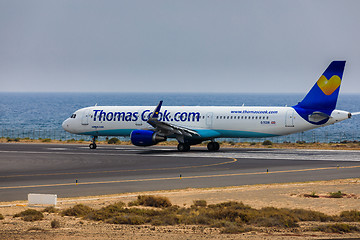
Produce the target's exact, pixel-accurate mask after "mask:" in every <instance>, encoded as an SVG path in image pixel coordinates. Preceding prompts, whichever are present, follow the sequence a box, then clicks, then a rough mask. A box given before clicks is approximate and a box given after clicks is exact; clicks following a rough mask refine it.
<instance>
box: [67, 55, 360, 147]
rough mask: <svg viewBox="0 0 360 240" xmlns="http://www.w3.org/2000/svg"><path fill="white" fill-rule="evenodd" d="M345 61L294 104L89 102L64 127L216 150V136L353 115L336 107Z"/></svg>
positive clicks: (256, 134) (282, 129)
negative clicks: (98, 104)
mask: <svg viewBox="0 0 360 240" xmlns="http://www.w3.org/2000/svg"><path fill="white" fill-rule="evenodd" d="M344 68H345V61H333V62H331V63H330V65H329V66H328V67H327V69H326V70H325V72H324V73H323V74H322V75H321V76H320V78H319V79H318V81H317V82H316V83H315V85H314V86H313V87H312V88H311V90H310V91H309V92H308V93H307V95H306V96H305V98H304V99H303V100H302V101H301V102H299V103H298V104H297V105H294V106H292V107H287V106H286V107H266V106H264V107H257V106H253V107H248V106H163V105H162V103H163V101H160V102H159V104H158V105H157V106H156V107H154V106H92V107H86V108H82V109H79V110H77V111H75V112H74V113H73V114H72V115H71V117H70V118H68V119H66V120H65V121H64V122H63V124H62V127H63V128H64V130H66V131H68V132H70V133H74V134H82V135H89V136H92V143H91V144H90V145H89V147H90V149H96V147H97V145H96V139H97V138H98V136H130V140H131V143H132V144H133V145H135V146H152V145H156V144H157V143H159V142H163V141H166V140H167V139H168V138H175V139H176V140H177V141H178V146H177V149H178V151H180V152H187V151H189V150H190V146H191V145H196V144H200V143H202V142H203V141H209V143H208V144H207V149H208V150H209V151H218V150H219V149H220V145H219V143H218V142H216V139H217V138H264V137H275V136H282V135H288V134H292V133H297V132H303V131H307V130H310V129H314V128H318V127H323V126H328V125H330V124H334V123H337V122H340V121H343V120H345V119H348V118H351V117H352V115H357V114H360V112H357V113H350V112H347V111H342V110H336V109H335V107H336V102H337V98H338V95H339V91H340V85H341V80H342V77H343V72H344Z"/></svg>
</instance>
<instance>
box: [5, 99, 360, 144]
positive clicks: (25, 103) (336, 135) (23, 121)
mask: <svg viewBox="0 0 360 240" xmlns="http://www.w3.org/2000/svg"><path fill="white" fill-rule="evenodd" d="M303 97H304V95H303V94H257V93H255V94H249V93H0V134H1V136H2V137H10V138H16V137H20V138H23V137H28V138H34V139H38V138H42V139H44V138H51V139H62V140H67V139H71V138H74V139H77V140H78V139H85V140H88V139H89V137H88V136H78V135H72V134H69V133H66V132H65V131H63V129H62V127H61V124H62V122H63V121H64V120H65V119H66V118H68V117H69V116H70V115H71V114H72V113H73V112H74V111H75V110H77V109H79V108H82V107H88V106H93V105H95V104H97V105H125V106H131V105H154V106H155V105H157V104H158V102H159V100H163V101H164V103H163V105H164V106H174V105H185V106H191V105H195V106H241V105H243V104H244V105H245V106H285V104H286V105H287V106H293V105H295V104H297V102H298V101H300V100H301V99H302V98H303ZM337 109H340V110H345V111H349V112H359V111H360V94H341V93H340V96H339V99H338V103H337ZM359 129H360V116H354V117H353V118H351V119H349V120H345V121H343V122H341V123H337V124H334V125H331V126H327V127H323V128H319V129H315V130H311V131H308V132H304V133H298V134H293V135H289V136H282V137H276V138H268V139H270V140H272V141H274V142H284V141H287V142H295V141H306V142H341V141H344V140H347V141H360V131H359ZM222 140H226V141H234V142H237V141H263V140H264V139H222Z"/></svg>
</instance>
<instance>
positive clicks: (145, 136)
mask: <svg viewBox="0 0 360 240" xmlns="http://www.w3.org/2000/svg"><path fill="white" fill-rule="evenodd" d="M130 139H131V143H132V144H134V145H135V146H152V145H155V144H157V143H159V142H163V141H166V139H167V138H166V137H165V136H159V135H157V134H156V132H153V131H150V130H134V131H132V132H131V134H130Z"/></svg>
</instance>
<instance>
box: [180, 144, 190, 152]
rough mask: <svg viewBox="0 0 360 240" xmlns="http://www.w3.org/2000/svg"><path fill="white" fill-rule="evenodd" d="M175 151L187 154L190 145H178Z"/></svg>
mask: <svg viewBox="0 0 360 240" xmlns="http://www.w3.org/2000/svg"><path fill="white" fill-rule="evenodd" d="M177 149H178V151H179V152H188V151H190V145H189V144H186V143H179V144H178V146H177Z"/></svg>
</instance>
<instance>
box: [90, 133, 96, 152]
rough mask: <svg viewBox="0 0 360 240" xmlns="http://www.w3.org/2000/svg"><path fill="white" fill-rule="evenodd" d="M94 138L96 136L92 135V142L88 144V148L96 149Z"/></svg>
mask: <svg viewBox="0 0 360 240" xmlns="http://www.w3.org/2000/svg"><path fill="white" fill-rule="evenodd" d="M96 139H97V136H93V137H92V143H90V145H89V148H90V149H96V147H97V146H96Z"/></svg>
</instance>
